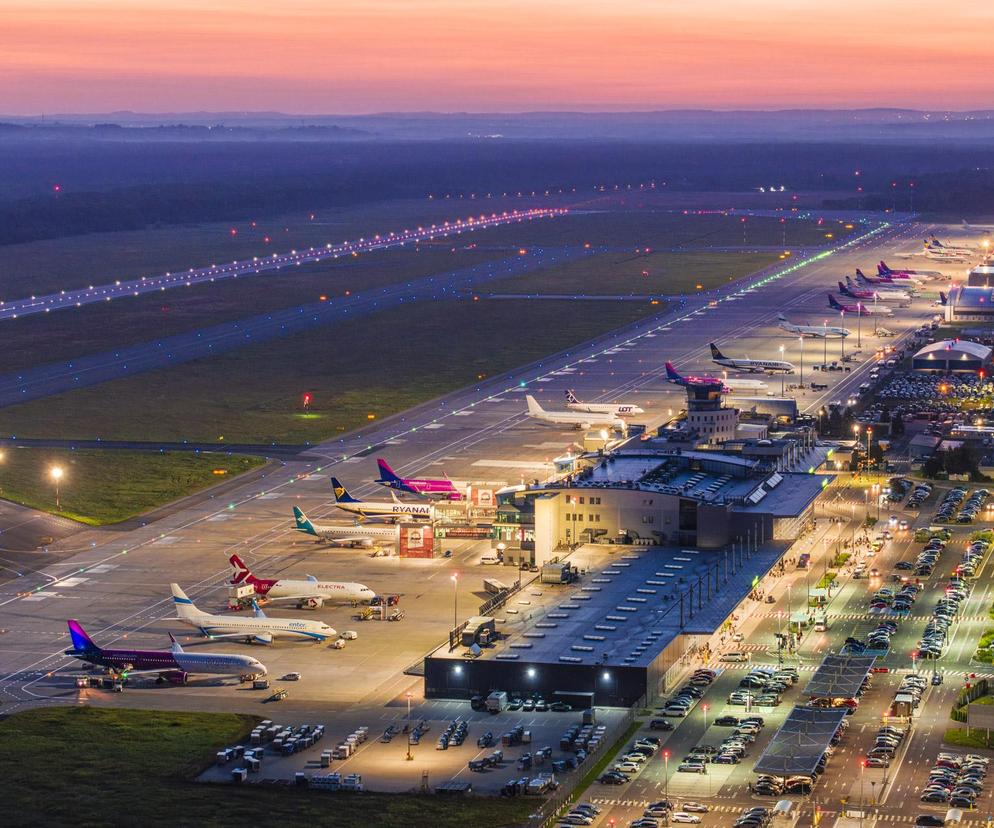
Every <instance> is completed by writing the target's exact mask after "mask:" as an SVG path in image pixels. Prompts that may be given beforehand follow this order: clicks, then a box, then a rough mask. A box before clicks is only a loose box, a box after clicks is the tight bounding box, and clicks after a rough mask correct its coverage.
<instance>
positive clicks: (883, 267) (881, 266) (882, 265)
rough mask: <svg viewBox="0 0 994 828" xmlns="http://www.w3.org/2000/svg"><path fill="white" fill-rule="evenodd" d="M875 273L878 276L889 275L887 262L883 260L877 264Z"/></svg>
mask: <svg viewBox="0 0 994 828" xmlns="http://www.w3.org/2000/svg"><path fill="white" fill-rule="evenodd" d="M877 273H880V274H884V273H890V268H889V267H887V262H885V261H884V260H883V259H881V260H880V261H879V262H877Z"/></svg>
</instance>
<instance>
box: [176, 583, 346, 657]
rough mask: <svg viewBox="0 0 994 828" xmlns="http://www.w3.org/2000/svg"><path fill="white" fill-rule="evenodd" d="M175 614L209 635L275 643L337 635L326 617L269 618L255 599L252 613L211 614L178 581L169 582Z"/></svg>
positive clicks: (334, 636)
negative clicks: (314, 618) (189, 595)
mask: <svg viewBox="0 0 994 828" xmlns="http://www.w3.org/2000/svg"><path fill="white" fill-rule="evenodd" d="M169 588H170V589H171V590H172V592H173V603H174V604H175V605H176V616H177V618H179V620H180V621H182V622H183V623H184V624H189V625H190V626H191V627H196V628H197V629H198V630H200V632H202V633H203V634H204V635H206V636H208V637H209V638H239V639H243V640H244V641H245V642H246V643H248V644H252V643H258V644H272V643H273V641H274V640H275V639H277V638H306V639H309V640H311V641H325V640H326V639H328V638H338V633H337V632H335V631H334V630H333V629H332V628H331V627H329V626H328V625H327V624H325V623H324V621H310V620H305V619H303V618H269V617H267V616H266V613H264V612H263V611H262V610H261V609H259V607H257V606H255V602H253V610H254V614H253V615H251V616H245V615H234V614H232V613H228V614H226V615H211V614H210V613H209V612H203V611H202V610H199V609H197V607H196V605H195V604H194V603H193V601H191V600H190V599H189V598H188V597H187V595H186V593H185V592H183V590H182V589H180V587H179V584H170V585H169Z"/></svg>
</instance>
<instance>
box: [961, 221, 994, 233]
mask: <svg viewBox="0 0 994 828" xmlns="http://www.w3.org/2000/svg"><path fill="white" fill-rule="evenodd" d="M962 226H963V229H964V230H972V231H974V232H976V233H992V232H994V227H985V226H984V225H981V224H970V222H968V221H967V220H966V219H963V224H962Z"/></svg>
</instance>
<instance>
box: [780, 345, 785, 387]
mask: <svg viewBox="0 0 994 828" xmlns="http://www.w3.org/2000/svg"><path fill="white" fill-rule="evenodd" d="M780 361H781V362H783V345H781V346H780ZM783 381H784V373H783V371H781V372H780V396H781V397H783V396H784V389H783Z"/></svg>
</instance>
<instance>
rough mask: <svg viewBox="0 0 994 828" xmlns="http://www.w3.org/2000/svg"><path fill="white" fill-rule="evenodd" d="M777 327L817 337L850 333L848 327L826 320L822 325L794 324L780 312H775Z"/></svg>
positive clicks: (826, 337)
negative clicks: (835, 325)
mask: <svg viewBox="0 0 994 828" xmlns="http://www.w3.org/2000/svg"><path fill="white" fill-rule="evenodd" d="M777 327H779V328H780V329H781V330H784V331H787V333H792V334H799V335H800V336H813V337H816V338H818V339H843V338H845V337H847V336H849V334H850V333H851V331H850V330H849V329H848V328H839V327H834V326H832V325H829V324H828V323H827V322H826V323H825V324H824V325H795V324H794V323H793V322H791V321H790V320H788V319H787V317H786V316H784V315H783V314H782V313H778V314H777Z"/></svg>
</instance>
